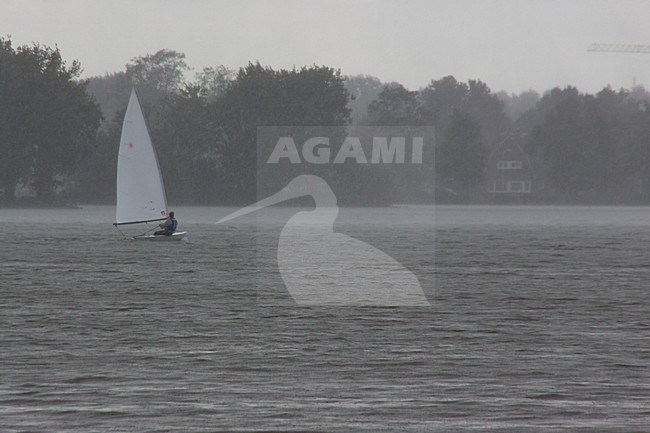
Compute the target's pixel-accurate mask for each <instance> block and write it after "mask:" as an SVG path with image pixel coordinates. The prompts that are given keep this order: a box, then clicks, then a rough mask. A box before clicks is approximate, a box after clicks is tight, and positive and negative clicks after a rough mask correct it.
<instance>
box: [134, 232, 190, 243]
mask: <svg viewBox="0 0 650 433" xmlns="http://www.w3.org/2000/svg"><path fill="white" fill-rule="evenodd" d="M186 235H187V232H176V233H174V234H172V235H171V236H165V235H145V236H134V237H133V239H134V240H136V241H151V242H170V241H180V240H181V239H185V236H186Z"/></svg>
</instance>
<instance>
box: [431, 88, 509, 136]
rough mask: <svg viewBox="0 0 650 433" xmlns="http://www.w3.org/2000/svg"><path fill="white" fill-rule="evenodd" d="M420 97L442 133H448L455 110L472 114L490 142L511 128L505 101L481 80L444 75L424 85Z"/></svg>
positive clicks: (483, 134)
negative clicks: (465, 80)
mask: <svg viewBox="0 0 650 433" xmlns="http://www.w3.org/2000/svg"><path fill="white" fill-rule="evenodd" d="M420 97H421V99H422V102H423V105H424V107H425V109H426V110H427V112H428V113H430V116H431V117H430V118H431V123H433V124H434V125H435V126H436V128H437V129H438V131H439V132H440V136H445V134H446V130H447V128H448V126H449V124H450V121H451V116H452V115H453V113H454V112H455V111H460V112H462V113H465V114H467V115H469V116H471V117H472V118H473V119H474V120H476V121H477V122H478V123H479V124H480V126H481V134H482V141H484V142H485V143H486V144H487V145H491V144H493V143H495V142H496V141H497V140H498V138H499V137H500V136H501V134H503V133H504V132H507V131H508V130H509V128H510V122H509V120H508V118H507V117H506V115H505V113H504V111H503V104H502V103H501V101H499V99H498V98H497V96H496V95H494V94H492V92H491V91H490V88H489V87H488V86H487V85H486V84H485V83H484V82H482V81H480V80H469V81H468V82H467V83H461V82H459V81H457V80H456V79H455V78H454V77H453V76H447V77H443V78H441V79H440V80H434V81H432V82H431V83H430V84H429V85H428V86H427V87H425V88H424V89H422V90H421V92H420Z"/></svg>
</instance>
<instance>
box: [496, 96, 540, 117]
mask: <svg viewBox="0 0 650 433" xmlns="http://www.w3.org/2000/svg"><path fill="white" fill-rule="evenodd" d="M496 96H497V98H499V101H501V103H502V104H503V112H504V113H505V114H506V116H508V119H510V120H511V121H512V122H514V121H516V120H517V119H519V117H520V116H521V115H522V114H524V113H526V112H527V111H530V110H532V109H534V108H535V105H536V104H537V102H538V101H539V98H540V96H539V93H537V92H536V91H534V90H526V91H525V92H521V93H520V94H518V95H517V94H514V93H513V94H509V93H508V92H505V91H501V92H499V93H497V95H496Z"/></svg>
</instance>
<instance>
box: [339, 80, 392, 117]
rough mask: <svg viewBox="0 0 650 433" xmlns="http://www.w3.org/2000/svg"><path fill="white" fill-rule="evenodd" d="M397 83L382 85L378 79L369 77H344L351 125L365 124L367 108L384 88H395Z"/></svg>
mask: <svg viewBox="0 0 650 433" xmlns="http://www.w3.org/2000/svg"><path fill="white" fill-rule="evenodd" d="M397 85H398V84H397V83H390V84H384V83H382V82H381V81H380V80H379V78H376V77H372V76H370V75H355V76H348V77H345V88H346V89H347V91H348V93H349V94H350V101H349V102H348V108H349V109H350V110H351V113H350V116H351V121H352V124H353V125H357V124H364V123H366V117H367V116H368V107H369V106H370V104H371V103H372V102H373V101H374V100H376V99H377V98H378V97H379V94H380V93H381V92H382V90H384V88H385V87H387V86H388V87H391V86H397Z"/></svg>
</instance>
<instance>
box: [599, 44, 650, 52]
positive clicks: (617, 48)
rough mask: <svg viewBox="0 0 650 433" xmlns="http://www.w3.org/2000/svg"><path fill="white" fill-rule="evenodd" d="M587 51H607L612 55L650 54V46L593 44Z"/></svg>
mask: <svg viewBox="0 0 650 433" xmlns="http://www.w3.org/2000/svg"><path fill="white" fill-rule="evenodd" d="M587 51H606V52H610V53H641V54H650V45H639V44H636V45H632V44H591V45H589V48H587Z"/></svg>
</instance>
